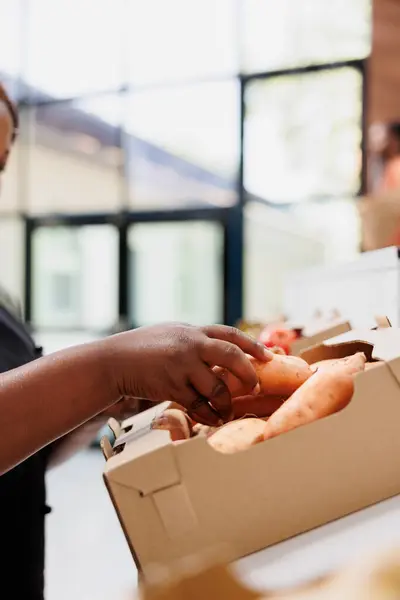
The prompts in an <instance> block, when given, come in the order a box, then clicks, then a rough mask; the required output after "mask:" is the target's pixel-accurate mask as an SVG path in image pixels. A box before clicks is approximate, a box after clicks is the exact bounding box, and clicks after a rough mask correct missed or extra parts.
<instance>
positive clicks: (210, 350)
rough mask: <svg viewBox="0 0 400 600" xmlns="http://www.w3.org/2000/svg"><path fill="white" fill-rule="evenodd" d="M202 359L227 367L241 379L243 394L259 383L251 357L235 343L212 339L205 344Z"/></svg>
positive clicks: (249, 391)
mask: <svg viewBox="0 0 400 600" xmlns="http://www.w3.org/2000/svg"><path fill="white" fill-rule="evenodd" d="M202 359H203V360H204V361H205V362H206V363H208V364H213V365H218V366H219V367H223V368H224V369H227V371H229V372H230V373H231V374H232V375H234V376H235V377H236V378H237V379H239V381H240V383H241V386H240V390H241V395H244V394H247V393H251V392H252V391H253V390H254V388H255V387H256V385H257V384H258V377H257V373H256V371H255V369H254V367H253V365H252V363H251V361H250V359H249V358H248V357H247V356H246V355H245V354H244V353H243V352H242V351H241V350H240V348H238V347H237V346H235V345H234V344H231V343H229V342H224V341H221V340H210V341H209V342H208V343H206V344H205V345H204V348H203V352H202ZM231 391H232V390H231Z"/></svg>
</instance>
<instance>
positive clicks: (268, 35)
mask: <svg viewBox="0 0 400 600" xmlns="http://www.w3.org/2000/svg"><path fill="white" fill-rule="evenodd" d="M241 27H242V40H241V42H242V43H241V60H242V70H243V71H245V72H254V71H255V72H263V71H267V70H272V69H284V68H290V67H297V66H301V65H307V64H312V63H314V64H316V63H320V64H323V63H325V62H333V61H339V60H346V59H354V58H363V57H365V56H367V55H368V54H369V52H370V46H371V0H351V2H349V1H348V0H330V1H329V2H324V1H323V0H322V1H321V0H301V1H299V0H279V2H277V1H276V0H241Z"/></svg>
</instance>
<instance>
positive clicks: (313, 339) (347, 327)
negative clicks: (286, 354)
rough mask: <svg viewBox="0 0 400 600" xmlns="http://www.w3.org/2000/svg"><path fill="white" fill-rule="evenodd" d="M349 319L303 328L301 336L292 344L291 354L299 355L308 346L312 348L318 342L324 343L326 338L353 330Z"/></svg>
mask: <svg viewBox="0 0 400 600" xmlns="http://www.w3.org/2000/svg"><path fill="white" fill-rule="evenodd" d="M351 328H352V327H351V324H350V322H349V321H344V320H341V319H336V320H335V321H334V322H332V323H331V324H330V325H328V326H327V325H326V324H325V325H324V326H323V327H322V326H321V327H318V328H317V327H315V326H314V327H305V328H304V329H302V332H301V337H300V338H299V339H297V340H295V341H294V342H293V343H292V345H291V354H293V355H294V356H299V355H300V354H301V353H302V352H303V351H304V350H306V348H311V347H312V346H316V345H317V344H322V342H324V341H325V340H329V339H330V338H333V337H336V336H338V335H340V334H341V333H346V332H347V331H351Z"/></svg>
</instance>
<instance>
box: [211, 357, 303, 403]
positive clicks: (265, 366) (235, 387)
mask: <svg viewBox="0 0 400 600" xmlns="http://www.w3.org/2000/svg"><path fill="white" fill-rule="evenodd" d="M250 360H251V361H252V363H253V365H254V368H255V370H256V373H257V376H258V380H259V384H260V393H261V394H263V395H265V396H286V397H288V396H290V394H293V392H294V391H295V390H297V388H299V387H300V386H301V385H302V384H303V383H304V382H305V381H306V380H307V379H308V378H309V377H310V376H311V375H312V370H311V368H310V366H309V365H308V364H307V363H306V361H305V360H303V359H302V358H299V357H297V356H286V355H281V354H273V355H272V358H271V360H270V361H268V362H260V361H258V360H256V359H254V358H250ZM214 370H215V372H216V373H217V374H218V376H219V377H221V379H222V380H223V381H224V382H225V383H226V385H227V387H228V389H229V391H230V393H231V395H232V398H235V397H239V396H244V395H245V394H246V393H248V391H247V390H244V389H243V387H242V384H241V382H240V381H239V380H238V379H237V378H236V377H235V376H234V375H232V373H230V372H229V371H227V370H226V369H218V368H214Z"/></svg>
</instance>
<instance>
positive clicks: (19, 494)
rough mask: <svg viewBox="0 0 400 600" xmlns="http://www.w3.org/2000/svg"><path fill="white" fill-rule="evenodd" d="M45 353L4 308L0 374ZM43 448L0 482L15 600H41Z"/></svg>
mask: <svg viewBox="0 0 400 600" xmlns="http://www.w3.org/2000/svg"><path fill="white" fill-rule="evenodd" d="M41 354H42V349H41V348H37V347H36V346H35V343H34V341H33V339H32V338H31V336H30V334H29V332H28V330H27V329H26V327H25V325H24V324H23V323H21V322H20V321H18V320H17V319H16V318H15V317H14V316H13V315H11V314H10V313H9V312H8V311H7V310H5V309H4V308H0V373H4V372H5V371H8V370H10V369H14V368H16V367H19V366H21V365H24V364H26V363H28V362H31V361H32V360H35V359H36V358H39V356H41ZM48 452H49V450H48V449H45V450H43V451H41V452H39V453H37V454H35V455H34V456H32V457H30V458H29V459H28V460H26V461H25V462H23V463H22V464H20V465H19V466H18V467H16V468H15V469H13V470H11V471H9V472H8V473H6V474H5V475H2V476H1V477H0V531H1V534H0V539H1V546H2V557H1V562H0V565H1V566H0V574H1V579H2V581H3V585H4V582H5V581H7V580H8V581H10V578H12V579H13V581H10V584H11V585H12V588H13V597H15V598H21V599H22V598H23V599H24V600H43V597H44V567H45V514H46V513H47V512H49V509H48V508H47V506H46V487H45V473H46V463H47V456H48Z"/></svg>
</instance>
